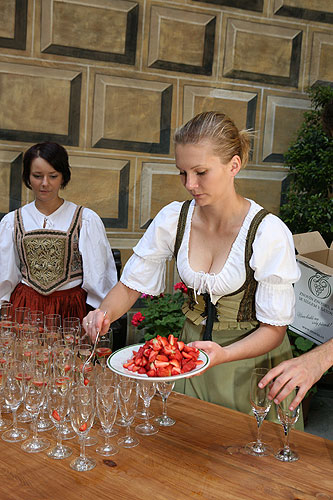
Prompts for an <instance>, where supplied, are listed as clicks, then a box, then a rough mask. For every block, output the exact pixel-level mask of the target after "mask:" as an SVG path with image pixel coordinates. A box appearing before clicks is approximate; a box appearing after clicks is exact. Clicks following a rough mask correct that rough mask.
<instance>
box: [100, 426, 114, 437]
mask: <svg viewBox="0 0 333 500" xmlns="http://www.w3.org/2000/svg"><path fill="white" fill-rule="evenodd" d="M97 434H98V435H99V436H101V437H105V436H106V433H105V432H104V431H103V428H102V427H101V428H100V429H99V430H98V432H97ZM117 434H119V431H118V429H112V431H111V432H108V434H107V435H108V436H109V437H114V436H117Z"/></svg>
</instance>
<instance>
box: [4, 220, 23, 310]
mask: <svg viewBox="0 0 333 500" xmlns="http://www.w3.org/2000/svg"><path fill="white" fill-rule="evenodd" d="M21 278H22V275H21V272H20V263H19V258H18V254H17V251H16V246H15V241H14V212H10V213H9V214H7V215H5V217H3V219H2V220H1V222H0V302H3V301H9V299H10V295H11V293H12V291H13V290H14V288H15V287H16V285H17V284H18V283H19V282H20V281H21Z"/></svg>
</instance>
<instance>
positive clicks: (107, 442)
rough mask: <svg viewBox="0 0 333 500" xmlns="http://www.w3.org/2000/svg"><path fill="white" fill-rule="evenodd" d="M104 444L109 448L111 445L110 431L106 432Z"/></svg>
mask: <svg viewBox="0 0 333 500" xmlns="http://www.w3.org/2000/svg"><path fill="white" fill-rule="evenodd" d="M104 445H105V447H106V448H109V446H110V436H109V433H108V432H106V433H105V443H104Z"/></svg>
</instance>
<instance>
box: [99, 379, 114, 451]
mask: <svg viewBox="0 0 333 500" xmlns="http://www.w3.org/2000/svg"><path fill="white" fill-rule="evenodd" d="M96 407H97V415H98V418H99V421H100V423H101V426H102V428H103V431H104V436H105V438H104V439H105V441H104V443H103V444H102V445H100V446H98V447H97V448H96V452H97V453H99V454H100V455H103V456H105V457H108V456H111V455H115V454H116V453H118V448H117V447H116V446H113V445H112V444H110V437H111V435H112V427H113V424H114V422H115V420H116V415H117V407H118V388H117V387H116V386H115V385H110V384H108V385H100V386H99V387H97V389H96Z"/></svg>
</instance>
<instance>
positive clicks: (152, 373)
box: [147, 370, 157, 377]
mask: <svg viewBox="0 0 333 500" xmlns="http://www.w3.org/2000/svg"><path fill="white" fill-rule="evenodd" d="M156 373H157V372H156V370H148V371H147V375H148V377H156Z"/></svg>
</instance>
